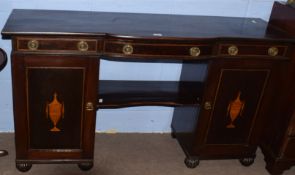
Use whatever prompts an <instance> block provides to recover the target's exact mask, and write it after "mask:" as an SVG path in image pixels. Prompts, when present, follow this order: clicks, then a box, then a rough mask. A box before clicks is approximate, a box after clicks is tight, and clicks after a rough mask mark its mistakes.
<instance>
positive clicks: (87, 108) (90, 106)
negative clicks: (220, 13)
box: [86, 102, 94, 111]
mask: <svg viewBox="0 0 295 175" xmlns="http://www.w3.org/2000/svg"><path fill="white" fill-rule="evenodd" d="M93 110H94V106H93V103H91V102H87V103H86V111H93Z"/></svg>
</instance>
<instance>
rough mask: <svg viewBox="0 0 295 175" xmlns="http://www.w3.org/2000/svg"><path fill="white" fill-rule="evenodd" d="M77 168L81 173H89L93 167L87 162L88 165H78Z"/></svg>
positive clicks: (91, 163)
mask: <svg viewBox="0 0 295 175" xmlns="http://www.w3.org/2000/svg"><path fill="white" fill-rule="evenodd" d="M78 167H79V168H80V169H81V170H82V171H89V170H90V169H91V168H92V167H93V162H88V163H79V164H78Z"/></svg>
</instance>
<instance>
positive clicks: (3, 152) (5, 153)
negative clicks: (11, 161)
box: [0, 150, 8, 157]
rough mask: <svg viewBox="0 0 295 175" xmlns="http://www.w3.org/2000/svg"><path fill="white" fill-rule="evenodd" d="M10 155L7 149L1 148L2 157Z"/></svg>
mask: <svg viewBox="0 0 295 175" xmlns="http://www.w3.org/2000/svg"><path fill="white" fill-rule="evenodd" d="M6 155H8V152H7V151H5V150H0V157H3V156H6Z"/></svg>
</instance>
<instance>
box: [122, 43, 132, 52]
mask: <svg viewBox="0 0 295 175" xmlns="http://www.w3.org/2000/svg"><path fill="white" fill-rule="evenodd" d="M122 51H123V53H124V54H126V55H131V54H132V53H133V47H132V45H130V44H125V45H124V46H123V49H122Z"/></svg>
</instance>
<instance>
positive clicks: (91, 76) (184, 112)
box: [2, 10, 295, 171]
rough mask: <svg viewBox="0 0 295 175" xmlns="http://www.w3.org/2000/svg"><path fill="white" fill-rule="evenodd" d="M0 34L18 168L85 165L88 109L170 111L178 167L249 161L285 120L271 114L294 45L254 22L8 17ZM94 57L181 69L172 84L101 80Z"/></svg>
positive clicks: (88, 160)
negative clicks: (6, 48)
mask: <svg viewBox="0 0 295 175" xmlns="http://www.w3.org/2000/svg"><path fill="white" fill-rule="evenodd" d="M2 36H3V37H4V38H5V39H11V40H12V53H11V66H12V81H13V107H14V123H15V145H16V167H17V168H18V169H19V170H20V171H28V170H29V169H30V168H31V166H32V164H38V163H77V164H78V165H79V167H80V168H81V169H82V170H89V169H91V167H92V166H93V156H94V155H93V151H94V150H93V148H94V134H95V118H96V110H98V109H104V108H112V109H115V108H122V107H132V106H148V105H151V106H154V105H156V106H171V107H175V110H174V114H173V121H172V124H171V126H172V130H173V133H172V135H173V136H174V137H175V138H176V139H177V140H178V142H179V144H180V145H181V146H182V148H183V150H184V153H185V154H186V159H185V164H186V165H187V167H189V168H194V167H196V166H197V165H198V164H199V160H202V159H239V160H240V162H241V163H242V164H243V165H245V166H249V165H251V164H252V163H253V162H254V159H255V152H256V149H257V147H258V146H259V145H260V143H261V137H262V136H263V134H264V131H265V128H266V127H267V126H268V124H269V121H268V120H269V119H270V118H272V119H275V118H282V120H287V119H288V118H289V117H290V116H289V115H287V113H284V112H282V113H281V114H285V115H280V113H278V111H281V110H285V107H286V106H290V105H293V106H294V101H293V100H292V99H291V100H285V99H287V98H289V97H288V94H287V93H286V92H287V90H289V87H290V85H291V84H292V85H293V82H294V81H291V80H292V79H294V76H292V74H290V73H291V72H292V71H294V60H295V50H294V44H295V38H294V36H293V35H291V34H289V33H288V32H286V31H284V30H281V29H280V28H278V27H276V26H273V25H271V24H268V23H267V22H265V21H263V20H261V19H256V18H237V17H208V16H185V15H159V14H157V15H156V14H136V13H134V14H133V13H107V12H82V11H57V10H13V11H12V13H11V15H10V17H9V19H8V20H7V23H6V25H5V27H4V29H3V30H2ZM101 59H107V60H111V61H126V62H151V63H153V62H165V63H174V62H177V63H182V71H181V77H180V79H179V81H114V80H100V79H99V69H100V60H101ZM202 66H203V68H205V70H206V71H205V76H204V78H203V79H202V80H200V79H199V78H198V77H199V75H198V72H199V69H200V67H202ZM114 71H116V70H114ZM150 71H153V70H150ZM118 74H120V72H118ZM289 110H290V109H289ZM293 147H294V145H293ZM97 156H99V155H97Z"/></svg>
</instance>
